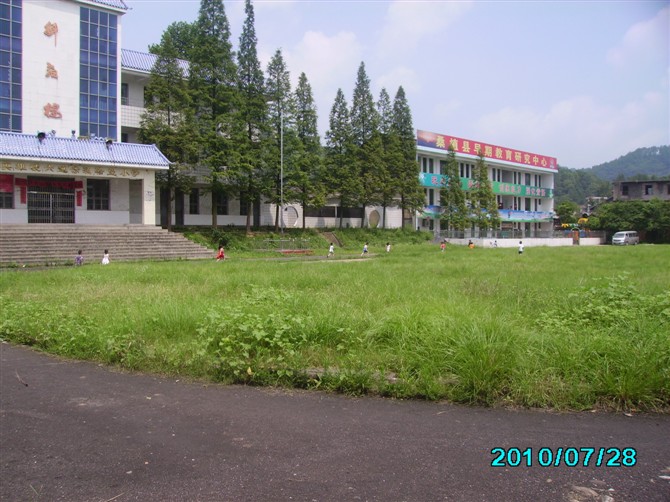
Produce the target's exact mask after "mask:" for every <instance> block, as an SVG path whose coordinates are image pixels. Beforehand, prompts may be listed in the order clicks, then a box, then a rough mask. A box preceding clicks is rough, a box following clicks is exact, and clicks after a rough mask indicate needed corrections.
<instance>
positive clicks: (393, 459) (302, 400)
mask: <svg viewBox="0 0 670 502" xmlns="http://www.w3.org/2000/svg"><path fill="white" fill-rule="evenodd" d="M514 447H516V448H519V453H522V455H521V462H520V465H519V466H516V467H514V466H509V465H507V466H505V467H492V466H491V463H492V461H493V460H494V459H495V457H496V456H494V455H492V454H491V450H492V449H493V448H504V449H506V450H505V451H508V450H509V449H510V448H514ZM528 448H530V449H531V450H530V451H528V450H527V449H528ZM542 448H545V450H541V449H542ZM559 448H563V452H565V454H566V456H565V457H562V458H561V459H560V461H559V466H558V467H555V466H553V465H552V466H547V467H543V466H541V465H540V463H541V462H542V463H545V464H546V463H548V462H550V461H551V463H552V464H554V463H555V459H556V458H557V457H558V454H559V453H558V449H559ZM566 448H576V450H570V451H569V452H568V451H567V450H566ZM580 448H594V449H595V450H594V454H593V456H591V458H590V459H589V461H588V463H589V465H588V467H584V465H583V463H584V461H585V457H586V454H587V452H588V451H589V450H586V451H580V450H579V449H580ZM600 448H605V450H603V455H602V456H601V462H600V463H601V464H602V465H600V466H597V465H596V463H597V457H598V456H599V455H600V451H601V450H600ZM608 448H617V449H619V450H623V449H624V448H634V449H635V456H634V457H633V456H632V450H627V455H622V456H621V457H619V459H618V461H619V463H620V464H622V465H620V466H607V465H605V464H606V463H607V461H608V460H610V461H611V460H612V459H613V458H614V457H615V455H616V453H615V451H614V450H610V451H609V452H608V451H607V449H608ZM576 453H579V454H578V455H577V457H575V454H576ZM550 457H551V460H550ZM507 458H508V456H507V454H506V455H505V459H506V460H507ZM518 458H519V457H518V456H517V454H516V452H515V451H514V450H512V453H510V454H509V460H511V462H512V463H516V462H517V460H518ZM566 460H567V461H568V463H569V464H574V463H577V465H575V466H573V467H571V466H569V465H566V462H565V461H566ZM527 463H530V464H531V465H530V466H528V465H527ZM623 463H628V464H631V463H634V464H635V465H632V466H624V465H623ZM0 465H1V469H2V470H1V471H0V499H1V500H7V501H15V500H16V501H60V500H63V501H98V502H101V501H105V502H110V501H112V500H114V501H117V502H127V501H288V500H296V501H350V500H351V501H355V500H370V501H437V500H450V501H491V500H499V501H554V500H558V501H585V502H591V501H599V502H619V501H625V500H626V501H645V502H650V501H666V502H667V501H668V500H670V416H668V415H634V416H626V415H624V414H605V413H560V414H559V413H548V412H540V411H528V410H524V411H509V410H500V409H482V408H470V407H464V406H455V405H450V404H445V403H427V402H421V401H396V400H390V399H379V398H370V397H364V398H350V397H346V396H340V395H330V394H325V393H321V392H303V391H284V390H275V389H261V388H253V387H243V386H219V385H203V384H202V383H193V382H184V381H178V380H175V379H168V378H162V377H157V376H150V375H137V374H127V373H121V372H117V371H114V370H110V369H109V368H105V367H101V366H97V365H95V364H91V363H85V362H72V361H65V360H61V359H58V358H54V357H50V356H46V355H43V354H39V353H36V352H34V351H32V350H29V349H26V348H23V347H16V346H12V345H9V344H7V343H2V344H1V345H0Z"/></svg>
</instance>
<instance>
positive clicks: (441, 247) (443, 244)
mask: <svg viewBox="0 0 670 502" xmlns="http://www.w3.org/2000/svg"><path fill="white" fill-rule="evenodd" d="M446 247H447V245H446V244H445V243H444V241H442V242H440V251H441V252H443V253H444V250H445V248H446Z"/></svg>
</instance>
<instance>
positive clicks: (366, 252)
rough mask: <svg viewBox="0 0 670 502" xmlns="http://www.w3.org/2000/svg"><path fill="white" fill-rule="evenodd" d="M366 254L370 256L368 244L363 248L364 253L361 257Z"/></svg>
mask: <svg viewBox="0 0 670 502" xmlns="http://www.w3.org/2000/svg"><path fill="white" fill-rule="evenodd" d="M366 254H368V243H367V242H366V243H365V245H364V246H363V252H362V253H361V256H364V255H366Z"/></svg>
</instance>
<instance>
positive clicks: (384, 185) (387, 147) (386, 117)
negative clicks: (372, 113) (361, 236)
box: [377, 88, 402, 228]
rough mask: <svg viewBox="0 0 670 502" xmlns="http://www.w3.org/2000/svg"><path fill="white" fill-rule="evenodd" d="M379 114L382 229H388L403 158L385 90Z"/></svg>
mask: <svg viewBox="0 0 670 502" xmlns="http://www.w3.org/2000/svg"><path fill="white" fill-rule="evenodd" d="M377 113H378V114H379V132H380V134H381V141H382V161H381V164H380V165H379V175H378V182H379V203H380V204H381V205H382V228H386V209H387V208H388V207H389V206H391V205H393V203H394V200H395V197H396V195H397V194H398V183H397V182H396V181H397V177H396V175H395V173H396V172H397V171H398V169H399V166H401V165H402V156H401V155H400V151H399V148H398V144H399V143H398V141H397V137H396V136H395V135H394V133H393V106H392V105H391V97H390V96H389V94H388V92H387V91H386V89H385V88H382V90H381V91H380V93H379V100H378V101H377Z"/></svg>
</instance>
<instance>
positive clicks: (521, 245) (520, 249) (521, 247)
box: [519, 241, 523, 254]
mask: <svg viewBox="0 0 670 502" xmlns="http://www.w3.org/2000/svg"><path fill="white" fill-rule="evenodd" d="M519 254H523V241H519Z"/></svg>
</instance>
